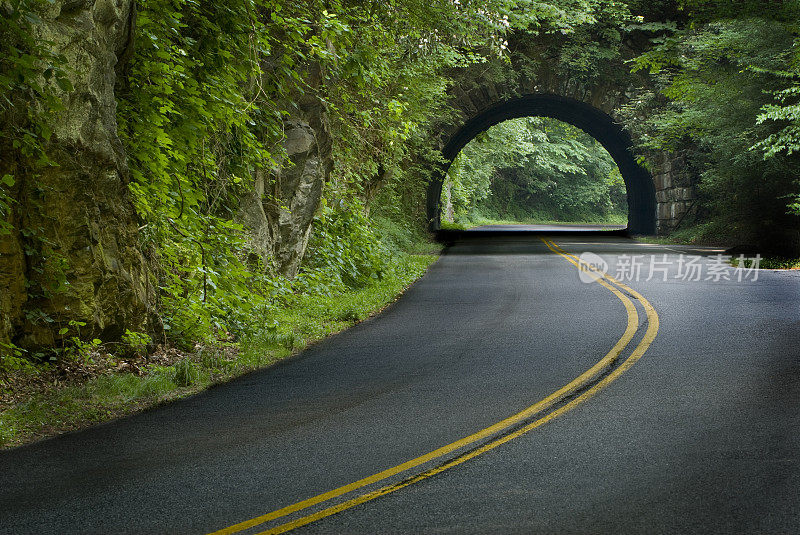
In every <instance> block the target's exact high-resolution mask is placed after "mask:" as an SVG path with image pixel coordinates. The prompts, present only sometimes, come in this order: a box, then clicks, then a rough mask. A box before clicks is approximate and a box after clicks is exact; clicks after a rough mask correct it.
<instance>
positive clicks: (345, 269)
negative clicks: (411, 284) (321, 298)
mask: <svg viewBox="0 0 800 535" xmlns="http://www.w3.org/2000/svg"><path fill="white" fill-rule="evenodd" d="M353 205H355V206H353ZM387 267H388V258H387V250H386V249H385V248H384V246H383V245H382V244H381V242H380V239H379V238H378V236H376V235H375V233H374V232H373V231H372V230H371V228H370V225H369V221H368V220H367V218H366V216H365V215H364V212H363V208H360V207H359V206H358V202H357V201H352V202H351V203H350V204H349V205H348V204H346V203H345V202H344V201H340V202H337V203H334V205H333V206H328V205H327V203H325V204H323V206H322V208H321V209H320V210H319V212H318V214H317V216H316V217H315V218H314V225H313V227H312V235H311V241H310V242H309V252H308V254H307V257H306V262H305V266H304V268H303V273H302V274H301V275H300V277H299V279H298V281H297V285H299V286H300V287H305V288H308V287H309V286H315V287H316V288H317V289H319V288H320V287H322V286H325V287H327V290H328V292H331V291H337V290H340V289H343V288H345V287H347V288H361V287H363V286H364V285H366V284H367V283H368V282H369V281H370V280H371V279H378V280H380V279H381V278H382V277H383V274H384V272H385V271H386V269H387Z"/></svg>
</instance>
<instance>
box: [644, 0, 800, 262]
mask: <svg viewBox="0 0 800 535" xmlns="http://www.w3.org/2000/svg"><path fill="white" fill-rule="evenodd" d="M767 4H769V8H770V9H769V10H767V9H766V7H768V6H767ZM684 7H685V9H686V10H687V11H688V12H689V14H690V23H689V24H688V25H687V26H685V27H684V28H682V29H678V30H677V31H675V32H672V33H671V34H668V35H662V36H661V37H660V38H658V39H657V41H656V43H655V46H654V47H653V49H652V50H651V51H649V52H647V53H645V54H644V55H642V56H641V57H639V58H638V59H637V60H636V63H635V69H638V70H647V71H649V72H650V73H652V74H653V76H654V79H655V82H656V87H657V90H658V93H650V94H647V93H642V94H641V95H640V97H639V99H638V101H637V102H638V104H636V105H635V106H634V108H637V110H636V113H635V118H632V119H631V118H629V120H628V124H629V125H630V126H631V128H632V129H633V131H634V133H635V135H636V137H637V138H638V140H639V142H640V145H641V147H643V148H645V149H655V150H664V149H666V150H671V151H685V152H687V153H688V154H689V155H690V158H691V161H692V163H693V165H694V166H695V167H696V168H697V169H699V170H700V175H701V181H700V191H701V195H702V196H701V203H702V205H703V206H704V207H705V210H706V219H707V224H706V226H705V229H706V239H716V240H722V241H735V242H738V243H740V244H745V245H751V246H755V245H759V246H760V247H762V248H763V249H785V248H787V247H788V249H792V248H798V247H800V243H799V242H798V232H797V228H798V220H797V219H796V218H795V217H791V216H788V215H787V214H786V212H787V200H788V201H789V202H788V203H789V204H791V201H792V200H794V199H796V198H797V197H796V196H797V193H798V185H797V183H796V178H795V177H796V176H797V175H798V171H800V168H799V167H798V165H799V162H798V160H797V158H796V155H793V154H792V153H793V152H794V151H795V150H796V142H797V137H796V135H797V130H796V128H797V124H796V110H795V109H794V108H795V106H796V98H795V92H796V84H797V79H796V77H794V76H793V75H792V68H793V67H792V65H794V64H795V63H794V62H795V61H796V40H797V37H796V21H797V20H798V18H797V14H798V7H800V6H798V4H797V3H796V2H786V3H781V5H780V6H776V5H775V4H774V3H771V2H741V3H730V2H684ZM776 97H777V99H778V100H777V102H776V101H775V100H774V99H775V98H776ZM629 111H630V110H629ZM765 155H766V156H767V157H766V158H765ZM795 202H796V201H795ZM792 206H794V207H795V208H796V205H792Z"/></svg>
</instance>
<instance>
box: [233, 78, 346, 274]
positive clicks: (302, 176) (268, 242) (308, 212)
mask: <svg viewBox="0 0 800 535" xmlns="http://www.w3.org/2000/svg"><path fill="white" fill-rule="evenodd" d="M315 79H318V73H315V72H314V70H313V69H312V70H311V76H310V81H311V83H312V84H313V83H314V80H315ZM287 108H288V111H289V116H288V117H287V118H286V119H285V120H284V133H285V137H284V140H283V146H284V149H285V155H286V158H287V161H285V162H283V165H282V166H281V169H280V170H279V171H277V172H272V173H270V172H268V171H265V170H259V171H257V172H256V176H255V188H254V191H253V193H252V195H251V196H250V198H248V199H245V200H244V202H243V208H242V218H243V219H244V221H245V224H246V225H247V226H248V227H249V228H250V231H251V234H252V241H253V245H254V248H255V249H256V250H257V251H258V252H259V254H260V255H261V257H262V259H263V260H264V263H265V264H266V265H272V266H273V267H274V268H275V269H276V270H277V271H278V272H280V273H282V274H284V275H286V276H288V277H294V276H295V275H297V272H298V270H299V269H300V262H301V261H302V259H303V255H304V254H305V251H306V247H307V245H308V239H309V237H310V234H311V223H312V222H313V220H314V213H315V212H316V211H317V208H319V204H320V201H321V200H322V190H323V187H324V185H325V183H326V182H327V181H328V178H329V176H330V173H331V169H332V167H333V159H332V156H331V146H332V142H333V140H332V138H331V133H330V129H329V126H328V119H327V112H326V108H325V105H324V104H323V103H322V102H321V101H319V99H317V98H316V97H315V96H313V95H305V96H299V95H298V96H297V101H296V103H295V104H294V105H292V106H291V107H287Z"/></svg>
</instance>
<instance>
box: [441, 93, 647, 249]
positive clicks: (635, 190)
mask: <svg viewBox="0 0 800 535" xmlns="http://www.w3.org/2000/svg"><path fill="white" fill-rule="evenodd" d="M533 116H535V117H551V118H553V119H558V120H560V121H564V122H565V123H569V124H571V125H573V126H576V127H578V128H580V129H581V130H583V131H584V132H586V133H587V134H589V135H590V136H592V137H593V138H595V139H596V140H597V141H598V142H599V143H600V144H601V145H602V146H603V147H604V148H605V149H606V150H607V151H608V153H609V154H610V155H611V157H612V158H613V159H614V161H615V162H616V164H617V166H618V167H619V170H620V173H621V174H622V178H623V180H624V181H625V188H626V189H627V200H628V232H629V233H631V234H640V235H652V234H655V233H656V193H655V186H654V184H653V179H652V177H651V176H650V173H649V172H648V171H647V170H646V169H644V168H643V167H642V166H641V165H639V164H638V163H637V162H636V159H635V158H634V155H633V152H632V150H631V147H632V142H631V138H630V136H629V135H628V133H627V132H626V131H625V130H623V128H622V126H620V125H619V124H618V123H616V122H615V121H614V120H613V119H612V118H611V117H610V116H609V115H608V114H606V113H605V112H603V111H601V110H599V109H597V108H595V107H593V106H591V105H589V104H586V103H585V102H581V101H579V100H575V99H571V98H567V97H562V96H559V95H545V94H538V95H527V96H523V97H519V98H514V99H510V100H506V101H504V102H501V103H499V104H496V105H494V106H492V107H490V108H489V109H487V110H485V111H483V112H481V113H480V114H478V115H477V116H475V117H473V118H472V119H470V120H469V121H467V122H466V123H465V124H464V125H463V126H461V128H459V129H458V130H457V131H456V132H455V134H453V135H452V136H451V137H450V138H449V139H448V140H446V143H445V145H444V148H443V149H442V156H443V157H444V160H445V163H444V164H443V165H442V167H441V168H440V169H438V170H437V171H436V172H435V173H434V174H433V177H432V179H431V181H430V183H429V185H428V198H427V215H428V221H429V223H430V227H431V230H433V231H437V230H439V228H440V226H441V206H440V199H441V192H442V184H443V183H444V178H445V174H446V173H447V170H448V169H449V167H450V165H451V164H452V163H453V160H454V159H455V157H456V156H457V155H458V153H459V152H460V151H461V149H463V148H464V147H465V146H466V144H467V143H469V142H470V140H472V139H473V138H474V137H475V136H477V135H478V134H480V133H481V132H483V131H485V130H487V129H488V128H490V127H492V126H494V125H496V124H498V123H501V122H503V121H506V120H508V119H516V118H519V117H533Z"/></svg>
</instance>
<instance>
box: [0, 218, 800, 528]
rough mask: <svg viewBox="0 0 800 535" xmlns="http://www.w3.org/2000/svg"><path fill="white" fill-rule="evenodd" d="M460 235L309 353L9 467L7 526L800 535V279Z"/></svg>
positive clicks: (685, 254) (640, 250)
mask: <svg viewBox="0 0 800 535" xmlns="http://www.w3.org/2000/svg"><path fill="white" fill-rule="evenodd" d="M451 238H452V239H453V240H454V242H453V243H452V244H451V245H450V246H449V247H448V248H447V249H446V251H445V253H444V255H443V256H442V258H441V259H440V260H439V261H438V262H437V263H436V264H434V266H433V267H432V268H431V270H430V271H429V273H428V274H427V275H426V276H425V277H424V278H423V279H422V280H421V281H420V282H418V283H417V284H415V285H414V286H413V287H412V288H410V289H409V290H408V292H407V293H406V295H405V296H404V297H403V298H402V299H400V300H399V301H398V302H396V303H395V304H394V305H392V306H391V307H389V308H388V309H387V310H386V311H384V312H383V313H382V314H381V315H379V316H377V317H375V318H372V319H370V320H367V321H365V322H363V323H362V324H360V325H358V326H356V327H354V328H352V329H350V330H348V331H346V332H344V333H342V334H340V335H337V336H335V337H332V338H330V339H328V340H326V341H324V342H322V343H319V344H317V345H315V346H313V347H312V348H310V349H309V350H307V351H304V352H303V353H302V354H300V355H298V356H297V357H295V358H292V359H290V360H288V361H286V362H284V363H282V364H280V365H277V366H274V367H272V368H269V369H266V370H263V371H260V372H257V373H253V374H250V375H247V376H245V377H242V378H240V379H239V380H236V381H233V382H232V383H229V384H226V385H223V386H219V387H217V388H213V389H211V390H210V391H208V392H205V393H203V394H201V395H198V396H195V397H193V398H190V399H187V400H183V401H180V402H177V403H174V404H171V405H168V406H165V407H162V408H159V409H156V410H152V411H148V412H145V413H143V414H139V415H137V416H134V417H131V418H126V419H122V420H119V421H116V422H112V423H110V424H107V425H102V426H99V427H96V428H94V429H91V430H88V431H85V432H81V433H75V434H71V435H67V436H63V437H60V438H57V439H53V440H48V441H43V442H40V443H37V444H34V445H32V446H28V447H24V448H19V449H16V450H12V451H7V452H3V453H0V533H9V534H24V533H37V534H39V533H104V534H106V533H132V534H146V533H209V532H215V531H217V532H220V533H234V532H235V533H261V532H265V531H266V532H270V531H268V530H272V531H271V532H281V531H283V530H288V529H291V528H296V529H295V530H294V531H293V533H648V534H652V533H800V462H799V461H800V410H798V409H800V344H798V342H800V308H799V305H798V303H800V277H799V276H798V273H796V272H761V273H759V274H758V279H757V280H753V278H754V276H755V273H753V272H750V273H747V272H745V271H742V270H736V269H733V268H730V267H727V266H726V265H724V264H722V263H720V262H719V260H718V259H715V258H714V256H713V255H716V254H717V253H718V251H713V250H688V249H685V248H681V247H672V246H670V247H664V246H658V245H644V244H640V243H636V242H633V241H631V240H628V239H626V238H623V237H619V236H611V235H603V234H593V235H592V234H588V235H574V234H558V235H551V236H550V237H546V236H540V235H537V234H531V233H524V232H523V233H502V232H488V233H487V232H482V233H475V232H473V233H456V234H453V235H452V236H451ZM587 251H591V252H593V253H595V254H597V255H598V256H599V258H598V257H596V256H590V255H583V256H581V254H582V253H585V252H587ZM578 258H584V259H585V260H587V261H589V262H591V263H592V264H593V265H595V266H597V267H598V268H599V269H605V270H606V271H607V272H608V276H607V277H604V278H600V280H599V281H598V280H597V279H598V278H599V275H598V274H597V272H596V271H591V270H588V268H585V267H584V273H583V277H580V276H579V268H578V267H576V264H578V265H579V266H580V265H583V266H585V264H580V263H579V262H578V260H577V259H578ZM651 269H652V273H651ZM637 271H638V276H637V273H636V272H637ZM687 274H688V276H687ZM695 276H697V277H698V278H699V280H694V279H695ZM648 278H649V279H650V280H646V279H648ZM582 279H584V280H588V281H589V282H584V281H583V280H582ZM739 279H741V280H739Z"/></svg>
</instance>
